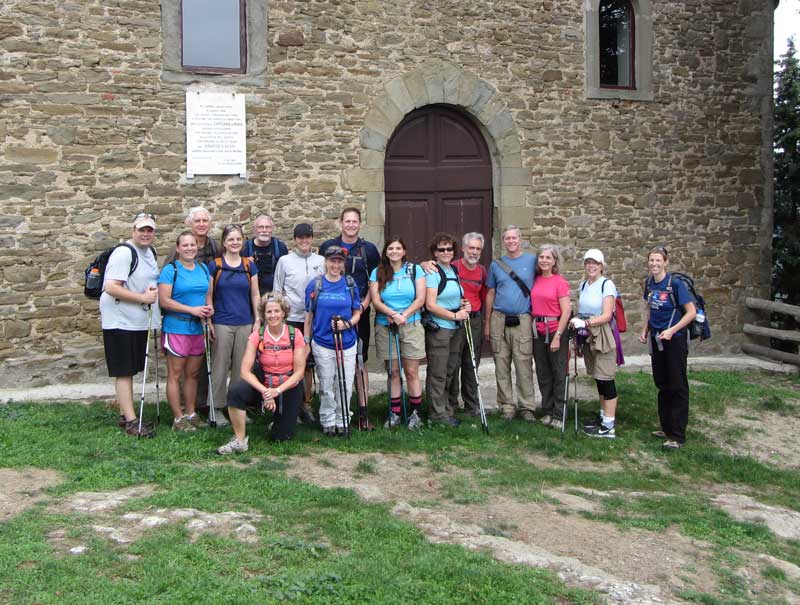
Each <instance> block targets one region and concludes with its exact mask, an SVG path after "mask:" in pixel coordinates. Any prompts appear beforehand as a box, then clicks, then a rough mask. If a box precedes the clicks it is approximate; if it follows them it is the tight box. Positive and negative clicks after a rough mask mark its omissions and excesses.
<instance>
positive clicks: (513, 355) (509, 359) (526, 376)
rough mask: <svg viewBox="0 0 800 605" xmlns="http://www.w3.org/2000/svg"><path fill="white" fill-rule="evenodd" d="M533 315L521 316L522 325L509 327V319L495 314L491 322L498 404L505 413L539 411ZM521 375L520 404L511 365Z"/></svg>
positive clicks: (524, 314) (518, 376) (519, 380)
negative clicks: (535, 374) (537, 404)
mask: <svg viewBox="0 0 800 605" xmlns="http://www.w3.org/2000/svg"><path fill="white" fill-rule="evenodd" d="M531 323H532V322H531V316H530V313H523V314H522V315H520V316H519V325H518V326H514V327H513V328H507V327H506V316H505V315H504V314H503V313H500V312H498V311H495V312H494V313H492V318H491V320H490V323H489V335H490V337H491V340H492V356H493V357H494V370H495V375H496V378H497V405H498V406H499V407H500V411H501V412H502V413H503V414H507V415H511V414H514V413H516V412H518V411H523V410H529V411H531V412H533V411H534V410H535V409H536V403H535V401H534V392H535V391H534V386H533V332H532V331H531V328H532V326H531ZM512 363H513V364H514V371H515V372H516V375H517V402H516V404H515V403H514V395H513V390H512V386H511V364H512Z"/></svg>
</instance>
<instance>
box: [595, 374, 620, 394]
mask: <svg viewBox="0 0 800 605" xmlns="http://www.w3.org/2000/svg"><path fill="white" fill-rule="evenodd" d="M595 382H596V383H597V392H598V393H599V394H600V396H601V397H602V398H603V399H616V397H617V384H616V383H615V382H614V381H613V380H596V379H595Z"/></svg>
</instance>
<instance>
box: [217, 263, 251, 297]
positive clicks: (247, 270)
mask: <svg viewBox="0 0 800 605" xmlns="http://www.w3.org/2000/svg"><path fill="white" fill-rule="evenodd" d="M241 258H242V265H244V270H242V269H239V268H238V267H226V266H224V265H223V264H222V257H221V256H218V257H217V258H215V259H214V264H215V265H217V271H216V272H215V273H214V296H216V295H217V284H218V283H219V278H220V277H222V272H223V271H232V272H233V273H244V274H245V275H247V279H248V280H249V279H250V278H251V277H252V276H251V275H250V259H249V258H247V257H246V256H242V257H241Z"/></svg>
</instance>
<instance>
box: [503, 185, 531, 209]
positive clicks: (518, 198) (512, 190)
mask: <svg viewBox="0 0 800 605" xmlns="http://www.w3.org/2000/svg"><path fill="white" fill-rule="evenodd" d="M527 193H528V188H527V187H518V186H505V185H501V186H500V206H501V207H502V208H520V207H523V206H525V198H526V196H527ZM501 212H502V210H501Z"/></svg>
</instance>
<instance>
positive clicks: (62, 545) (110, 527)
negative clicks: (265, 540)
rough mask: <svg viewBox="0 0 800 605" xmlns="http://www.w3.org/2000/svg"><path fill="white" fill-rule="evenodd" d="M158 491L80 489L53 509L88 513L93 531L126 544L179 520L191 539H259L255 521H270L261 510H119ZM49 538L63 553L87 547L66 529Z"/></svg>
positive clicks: (76, 552)
mask: <svg viewBox="0 0 800 605" xmlns="http://www.w3.org/2000/svg"><path fill="white" fill-rule="evenodd" d="M155 491H156V488H155V487H154V486H152V485H142V486H135V487H128V488H125V489H120V490H117V491H111V492H78V493H76V494H73V495H71V496H70V497H69V498H67V499H65V500H63V501H61V502H58V503H56V504H54V505H52V506H51V507H50V510H51V511H53V512H57V513H61V514H80V515H86V516H88V517H89V518H90V519H91V521H92V523H91V525H90V527H91V529H92V531H94V532H95V533H97V534H99V535H101V536H103V537H105V538H107V539H108V540H110V541H112V542H114V543H115V544H119V545H123V546H124V545H128V544H131V543H132V542H135V541H136V540H138V539H140V538H141V537H142V536H143V535H144V534H145V532H147V531H149V530H151V529H153V528H157V527H162V526H166V525H172V524H178V523H180V524H183V526H184V527H185V528H186V530H187V531H188V532H189V535H190V540H191V541H192V542H194V541H196V540H197V539H198V538H199V537H200V536H201V535H203V534H214V535H218V536H223V537H233V538H234V539H236V540H239V541H241V542H248V543H252V542H256V541H258V529H257V528H256V526H255V524H256V523H258V522H260V521H263V520H269V517H265V516H264V515H261V514H258V513H242V512H233V511H226V512H222V513H206V512H203V511H199V510H197V509H194V508H155V507H149V508H147V509H145V510H143V511H141V512H130V513H126V514H119V513H118V512H117V511H116V509H118V508H119V507H120V506H121V505H123V504H125V503H126V502H128V501H130V500H136V499H141V498H145V497H147V496H150V495H151V494H153V493H155ZM48 541H49V542H50V544H51V545H53V547H54V548H55V549H56V551H57V552H59V553H61V554H66V553H68V554H72V555H79V554H83V553H85V552H86V551H87V550H88V547H87V546H86V545H84V544H81V541H80V539H77V538H74V537H70V535H69V532H68V530H67V529H66V528H58V529H55V530H53V531H51V532H50V533H49V534H48Z"/></svg>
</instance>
